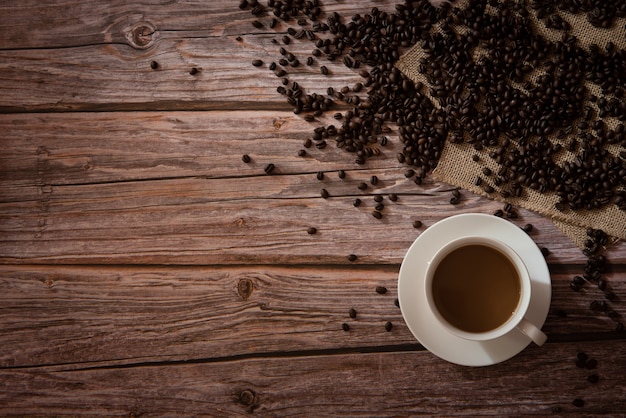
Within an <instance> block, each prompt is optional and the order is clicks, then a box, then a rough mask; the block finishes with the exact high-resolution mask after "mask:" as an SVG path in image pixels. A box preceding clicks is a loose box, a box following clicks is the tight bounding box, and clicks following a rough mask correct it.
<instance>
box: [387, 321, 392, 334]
mask: <svg viewBox="0 0 626 418" xmlns="http://www.w3.org/2000/svg"><path fill="white" fill-rule="evenodd" d="M392 328H393V324H392V323H391V322H389V321H387V322H386V323H385V331H387V332H390V331H391V329H392Z"/></svg>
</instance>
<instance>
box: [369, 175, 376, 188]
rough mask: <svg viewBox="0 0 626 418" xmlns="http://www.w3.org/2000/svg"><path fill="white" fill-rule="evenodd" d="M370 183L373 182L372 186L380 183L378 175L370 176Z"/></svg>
mask: <svg viewBox="0 0 626 418" xmlns="http://www.w3.org/2000/svg"><path fill="white" fill-rule="evenodd" d="M370 183H371V184H372V186H375V185H376V184H378V177H376V176H372V177H371V178H370Z"/></svg>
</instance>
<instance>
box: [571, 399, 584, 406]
mask: <svg viewBox="0 0 626 418" xmlns="http://www.w3.org/2000/svg"><path fill="white" fill-rule="evenodd" d="M572 405H574V406H575V407H577V408H582V407H583V406H585V401H583V400H582V399H580V398H576V399H574V400H573V401H572Z"/></svg>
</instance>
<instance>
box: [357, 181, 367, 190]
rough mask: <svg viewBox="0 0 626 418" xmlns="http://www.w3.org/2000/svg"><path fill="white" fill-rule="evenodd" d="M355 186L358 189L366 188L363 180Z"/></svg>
mask: <svg viewBox="0 0 626 418" xmlns="http://www.w3.org/2000/svg"><path fill="white" fill-rule="evenodd" d="M357 188H358V189H359V190H365V189H367V183H365V182H363V181H362V182H360V183H359V184H358V186H357Z"/></svg>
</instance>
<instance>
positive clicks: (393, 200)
mask: <svg viewBox="0 0 626 418" xmlns="http://www.w3.org/2000/svg"><path fill="white" fill-rule="evenodd" d="M389 200H391V201H392V202H397V201H398V195H397V194H395V193H390V194H389Z"/></svg>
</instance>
